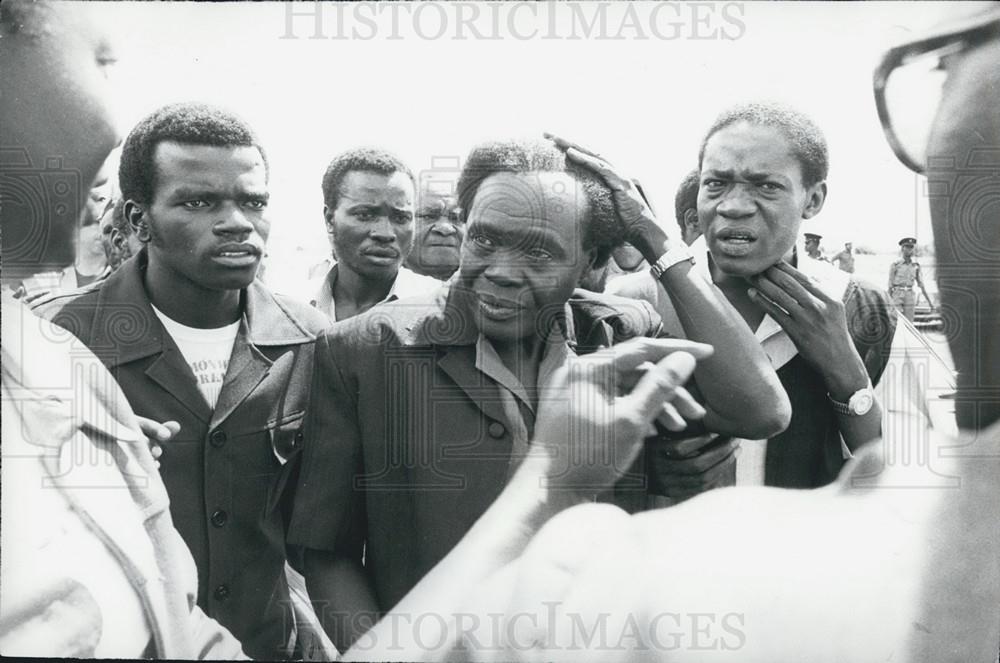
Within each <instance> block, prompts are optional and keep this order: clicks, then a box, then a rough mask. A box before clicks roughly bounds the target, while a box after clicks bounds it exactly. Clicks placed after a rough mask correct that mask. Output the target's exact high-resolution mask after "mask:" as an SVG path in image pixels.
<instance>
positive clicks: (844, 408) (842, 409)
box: [826, 394, 851, 416]
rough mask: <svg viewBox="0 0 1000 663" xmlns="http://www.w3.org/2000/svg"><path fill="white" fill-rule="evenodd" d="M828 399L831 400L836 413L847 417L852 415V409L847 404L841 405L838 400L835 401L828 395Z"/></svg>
mask: <svg viewBox="0 0 1000 663" xmlns="http://www.w3.org/2000/svg"><path fill="white" fill-rule="evenodd" d="M826 397H827V398H828V399H829V400H830V405H832V406H833V411H834V412H836V413H837V414H843V415H847V416H850V415H851V408H850V406H849V405H848V404H847V403H841V402H840V401H838V400H834V398H833V396H831V395H830V394H827V395H826Z"/></svg>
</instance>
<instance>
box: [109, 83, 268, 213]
mask: <svg viewBox="0 0 1000 663" xmlns="http://www.w3.org/2000/svg"><path fill="white" fill-rule="evenodd" d="M164 142H174V143H181V144H183V145H211V146H213V147H256V148H257V150H259V151H260V156H261V158H262V159H263V160H264V168H265V172H267V170H268V163H267V153H266V152H265V151H264V148H263V146H262V145H261V144H260V140H259V139H258V138H257V134H255V133H254V131H253V129H251V128H250V125H249V124H247V123H246V122H245V121H244V120H243V119H242V118H240V117H239V116H237V115H234V114H233V113H230V112H229V111H226V110H223V109H221V108H218V107H216V106H209V105H207V104H200V103H180V104H170V105H168V106H163V107H162V108H160V109H158V110H155V111H153V112H152V113H150V114H149V115H147V116H146V117H145V118H143V119H142V120H140V122H139V124H137V125H135V128H133V129H132V131H131V132H129V135H128V138H126V139H125V145H124V146H123V147H122V157H121V162H120V163H119V165H118V185H119V187H120V188H121V192H122V198H124V199H125V200H134V201H135V202H139V203H148V202H150V201H151V200H152V199H153V192H154V191H155V190H156V164H155V163H154V160H153V157H154V155H155V153H156V146H157V145H159V144H160V143H164Z"/></svg>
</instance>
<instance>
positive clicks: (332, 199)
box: [323, 147, 417, 211]
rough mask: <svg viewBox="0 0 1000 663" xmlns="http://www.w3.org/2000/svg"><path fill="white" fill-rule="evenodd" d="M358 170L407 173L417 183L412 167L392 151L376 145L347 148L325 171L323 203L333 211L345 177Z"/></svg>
mask: <svg viewBox="0 0 1000 663" xmlns="http://www.w3.org/2000/svg"><path fill="white" fill-rule="evenodd" d="M356 171H362V172H368V173H378V174H380V175H392V174H393V173H405V174H406V176H407V177H409V178H410V181H411V182H413V186H414V187H416V184H417V183H416V180H415V179H414V177H413V171H411V170H410V167H409V166H407V165H406V164H405V163H403V160H402V159H400V158H399V157H397V156H396V155H395V154H392V153H391V152H387V151H386V150H382V149H379V148H376V147H359V148H355V149H353V150H347V151H346V152H341V153H340V154H338V155H337V156H335V157H334V158H333V160H332V161H330V165H328V166H327V167H326V172H325V173H323V204H324V205H326V206H327V207H328V208H329V209H330V210H331V211H332V210H334V209H335V208H336V207H337V197H338V196H339V195H340V185H341V184H342V183H343V181H344V178H345V177H347V174H348V173H353V172H356Z"/></svg>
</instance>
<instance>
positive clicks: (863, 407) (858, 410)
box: [847, 389, 875, 416]
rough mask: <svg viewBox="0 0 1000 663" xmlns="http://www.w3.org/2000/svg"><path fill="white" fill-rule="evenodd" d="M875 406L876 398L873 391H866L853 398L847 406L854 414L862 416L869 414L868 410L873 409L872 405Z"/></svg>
mask: <svg viewBox="0 0 1000 663" xmlns="http://www.w3.org/2000/svg"><path fill="white" fill-rule="evenodd" d="M874 404H875V398H874V397H873V396H872V392H871V390H870V389H865V390H864V391H859V392H858V393H856V394H854V395H853V396H851V400H850V402H849V403H848V404H847V405H848V407H849V408H851V412H852V413H854V414H856V415H859V416H860V415H863V414H868V410H870V409H872V405H874Z"/></svg>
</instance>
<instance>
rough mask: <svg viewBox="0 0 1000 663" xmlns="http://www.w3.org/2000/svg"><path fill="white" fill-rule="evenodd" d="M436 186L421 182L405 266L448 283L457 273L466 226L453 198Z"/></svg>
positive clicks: (450, 194) (451, 194)
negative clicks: (411, 243)
mask: <svg viewBox="0 0 1000 663" xmlns="http://www.w3.org/2000/svg"><path fill="white" fill-rule="evenodd" d="M435 184H440V182H435V181H431V180H424V179H423V178H421V182H420V192H419V194H418V195H419V196H420V197H419V199H418V200H417V220H416V222H415V223H414V227H413V231H414V232H413V249H412V250H411V251H410V255H409V256H408V257H407V258H406V261H405V264H406V266H407V267H409V268H410V269H411V270H413V271H414V272H416V273H417V274H421V275H423V276H430V277H433V278H435V279H438V280H439V281H447V280H448V279H449V278H451V275H452V274H454V273H455V270H457V269H458V258H459V253H460V251H461V248H462V238H463V237H465V223H464V221H463V219H462V217H461V216H460V214H459V210H458V200H457V199H456V197H455V194H454V193H453V192H445V191H442V190H440V188H438V187H435V186H434V185H435Z"/></svg>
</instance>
